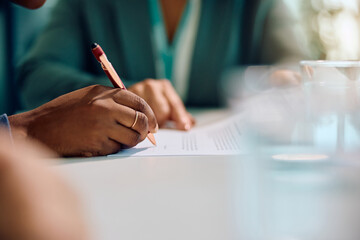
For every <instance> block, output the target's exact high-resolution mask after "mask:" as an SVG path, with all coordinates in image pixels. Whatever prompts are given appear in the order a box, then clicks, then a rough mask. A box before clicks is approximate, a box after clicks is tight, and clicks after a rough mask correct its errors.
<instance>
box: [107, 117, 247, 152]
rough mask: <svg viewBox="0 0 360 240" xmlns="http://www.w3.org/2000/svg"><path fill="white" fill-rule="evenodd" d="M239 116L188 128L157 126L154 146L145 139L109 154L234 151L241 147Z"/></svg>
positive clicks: (241, 132)
mask: <svg viewBox="0 0 360 240" xmlns="http://www.w3.org/2000/svg"><path fill="white" fill-rule="evenodd" d="M241 122H242V121H241V117H240V116H233V117H231V118H228V119H226V120H223V121H220V122H217V123H214V124H210V125H207V126H203V127H198V128H194V129H192V130H191V131H189V132H184V131H177V130H167V129H164V130H163V129H161V130H159V132H158V133H156V134H154V136H155V138H156V142H157V146H153V145H152V144H151V143H150V141H149V140H148V139H145V140H144V141H143V142H141V143H140V144H138V145H137V146H136V147H134V148H131V149H126V150H122V151H120V152H119V153H116V154H113V155H110V156H124V157H125V156H189V155H193V156H196V155H236V154H241V153H243V151H244V146H243V142H244V141H243V131H242V124H241Z"/></svg>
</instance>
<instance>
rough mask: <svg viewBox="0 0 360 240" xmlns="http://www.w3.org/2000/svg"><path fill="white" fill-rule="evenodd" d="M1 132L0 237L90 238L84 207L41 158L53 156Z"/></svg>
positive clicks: (41, 238) (34, 145)
mask: <svg viewBox="0 0 360 240" xmlns="http://www.w3.org/2000/svg"><path fill="white" fill-rule="evenodd" d="M4 135H6V133H2V132H1V131H0V176H1V179H0V196H1V197H0V212H1V214H0V239H37V240H63V239H67V240H89V239H91V237H90V235H89V233H88V232H89V231H88V226H87V223H86V221H85V217H84V215H83V209H82V207H81V204H80V203H79V201H78V199H77V196H76V195H75V193H74V192H73V190H72V189H71V188H70V187H69V186H68V185H67V184H66V183H65V182H64V181H63V180H62V179H61V178H60V177H59V176H57V175H56V173H55V172H54V171H52V169H50V168H49V167H47V165H46V163H48V160H47V161H45V160H43V158H48V157H52V156H54V154H53V153H50V152H49V151H48V150H47V149H45V148H43V147H42V146H40V145H37V144H34V143H29V142H27V143H25V142H23V141H16V142H17V145H16V147H15V146H14V145H13V144H12V143H11V142H10V141H8V138H7V137H4Z"/></svg>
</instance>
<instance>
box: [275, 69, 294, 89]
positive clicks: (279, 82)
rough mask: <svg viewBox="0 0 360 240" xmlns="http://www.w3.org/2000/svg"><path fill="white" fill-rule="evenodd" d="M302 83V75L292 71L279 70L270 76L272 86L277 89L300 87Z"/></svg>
mask: <svg viewBox="0 0 360 240" xmlns="http://www.w3.org/2000/svg"><path fill="white" fill-rule="evenodd" d="M300 82H301V75H300V73H298V72H294V71H291V70H277V71H275V72H273V73H272V74H271V76H270V84H271V85H272V86H275V87H291V86H298V85H299V84H300Z"/></svg>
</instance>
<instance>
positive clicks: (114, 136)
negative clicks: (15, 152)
mask: <svg viewBox="0 0 360 240" xmlns="http://www.w3.org/2000/svg"><path fill="white" fill-rule="evenodd" d="M136 111H137V112H138V119H137V122H136V124H135V125H134V126H133V127H131V126H132V125H133V123H134V122H135V117H136ZM9 121H10V124H11V126H12V127H15V128H18V129H20V132H21V134H22V135H24V136H25V137H31V138H34V139H36V140H39V141H40V142H42V143H44V144H45V145H47V146H48V147H50V148H51V149H53V150H54V151H56V152H57V153H58V154H60V155H63V156H86V157H91V156H98V155H107V154H111V153H115V152H118V151H119V150H120V149H122V148H127V147H133V146H135V145H137V144H138V143H139V142H141V141H143V140H144V139H145V138H146V136H147V134H148V132H156V131H157V121H156V118H155V115H154V113H153V111H152V110H151V108H150V106H149V105H148V104H147V103H146V102H145V101H144V100H143V99H142V98H140V97H138V96H137V95H135V94H133V93H131V92H129V91H123V90H120V89H114V88H110V87H105V86H100V85H96V86H90V87H86V88H83V89H80V90H77V91H74V92H71V93H68V94H65V95H63V96H61V97H59V98H56V99H54V100H53V101H51V102H49V103H46V104H44V105H42V106H40V107H38V108H36V109H34V110H32V111H29V112H26V113H22V114H18V115H14V116H10V117H9Z"/></svg>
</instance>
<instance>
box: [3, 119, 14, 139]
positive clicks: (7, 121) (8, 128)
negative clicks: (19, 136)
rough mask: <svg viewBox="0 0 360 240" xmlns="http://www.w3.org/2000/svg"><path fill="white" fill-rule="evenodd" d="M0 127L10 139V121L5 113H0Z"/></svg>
mask: <svg viewBox="0 0 360 240" xmlns="http://www.w3.org/2000/svg"><path fill="white" fill-rule="evenodd" d="M0 128H2V129H5V130H6V131H7V132H8V136H9V138H10V139H12V136H11V130H10V123H9V119H8V117H7V115H6V114H3V115H0Z"/></svg>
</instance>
